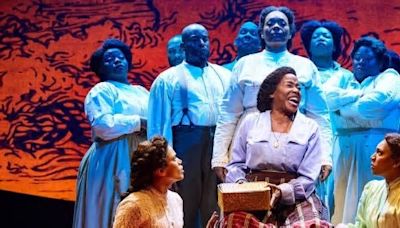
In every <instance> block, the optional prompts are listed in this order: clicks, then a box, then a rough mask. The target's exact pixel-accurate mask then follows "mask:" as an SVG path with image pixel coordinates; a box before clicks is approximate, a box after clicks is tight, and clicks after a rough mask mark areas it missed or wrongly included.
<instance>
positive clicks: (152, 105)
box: [147, 75, 173, 146]
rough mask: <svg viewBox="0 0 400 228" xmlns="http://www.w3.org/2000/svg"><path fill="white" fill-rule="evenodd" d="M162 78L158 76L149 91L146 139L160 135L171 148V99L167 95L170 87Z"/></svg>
mask: <svg viewBox="0 0 400 228" xmlns="http://www.w3.org/2000/svg"><path fill="white" fill-rule="evenodd" d="M164 76H166V75H160V76H158V78H156V80H155V81H154V82H153V85H152V86H151V89H150V97H149V106H148V117H147V137H148V138H149V139H150V138H152V137H154V136H156V135H162V136H164V137H165V138H166V139H167V140H168V142H169V144H170V145H171V146H172V142H173V141H172V120H171V115H172V114H171V113H172V97H171V96H170V95H169V92H170V91H171V89H172V87H171V86H170V84H168V81H167V80H166V79H164V78H163V77H164Z"/></svg>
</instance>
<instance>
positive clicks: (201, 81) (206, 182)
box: [147, 24, 230, 228]
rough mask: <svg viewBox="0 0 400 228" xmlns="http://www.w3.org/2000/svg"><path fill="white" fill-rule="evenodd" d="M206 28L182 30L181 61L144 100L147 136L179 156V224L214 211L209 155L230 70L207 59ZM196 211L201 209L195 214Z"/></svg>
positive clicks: (192, 224)
mask: <svg viewBox="0 0 400 228" xmlns="http://www.w3.org/2000/svg"><path fill="white" fill-rule="evenodd" d="M209 45H210V44H209V38H208V32H207V30H206V29H205V28H204V27H203V26H202V25H199V24H191V25H188V26H186V27H185V28H184V29H183V30H182V48H183V50H184V51H185V61H183V62H182V63H181V64H179V65H177V66H175V67H171V68H169V69H167V70H166V71H164V72H162V73H161V74H160V75H159V76H158V77H157V79H156V80H155V81H154V83H153V85H152V87H151V90H150V98H149V107H148V108H149V111H148V113H149V115H148V128H147V129H148V131H147V132H148V137H149V138H151V137H153V136H154V135H163V136H164V137H166V138H167V140H168V142H169V143H170V145H172V146H173V148H174V149H175V151H176V153H177V156H178V157H179V158H181V159H182V161H183V167H184V169H185V179H184V180H183V181H181V182H180V183H178V188H179V189H178V193H179V194H180V195H181V197H182V199H183V210H184V226H185V227H190V228H192V227H199V225H200V224H198V221H199V218H198V217H197V216H198V215H199V214H200V220H201V223H202V227H205V225H206V224H207V220H208V219H209V218H210V216H211V215H212V212H213V211H214V210H216V207H217V203H216V199H217V197H216V176H215V174H214V173H213V172H212V170H211V157H212V148H213V140H214V131H215V125H216V121H217V118H218V107H219V104H220V101H221V99H222V96H223V94H224V93H225V90H226V88H227V87H228V84H229V79H230V72H229V71H228V70H226V69H224V68H223V67H221V66H218V65H215V64H212V63H209V62H207V60H208V57H209V55H210V49H209ZM199 212H200V213H199Z"/></svg>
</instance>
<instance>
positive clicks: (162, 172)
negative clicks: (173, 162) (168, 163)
mask: <svg viewBox="0 0 400 228" xmlns="http://www.w3.org/2000/svg"><path fill="white" fill-rule="evenodd" d="M165 173H166V172H165V169H163V168H158V169H156V171H154V176H156V177H164V176H165Z"/></svg>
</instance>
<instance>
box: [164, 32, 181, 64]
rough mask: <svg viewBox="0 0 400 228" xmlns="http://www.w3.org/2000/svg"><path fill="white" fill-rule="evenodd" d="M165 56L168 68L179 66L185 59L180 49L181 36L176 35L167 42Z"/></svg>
mask: <svg viewBox="0 0 400 228" xmlns="http://www.w3.org/2000/svg"><path fill="white" fill-rule="evenodd" d="M167 55H168V63H169V66H171V67H173V66H176V65H178V64H180V63H181V62H182V61H183V60H184V59H185V52H184V51H183V49H182V35H181V34H178V35H175V36H173V37H172V38H171V39H169V40H168V43H167Z"/></svg>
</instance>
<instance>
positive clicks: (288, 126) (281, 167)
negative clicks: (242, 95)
mask: <svg viewBox="0 0 400 228" xmlns="http://www.w3.org/2000/svg"><path fill="white" fill-rule="evenodd" d="M300 100H301V94H300V89H299V83H298V80H297V76H296V72H295V71H294V70H293V69H292V68H290V67H280V68H278V69H276V70H275V71H273V72H272V73H271V74H269V75H268V76H267V77H266V79H265V80H264V81H263V83H262V84H261V88H260V91H259V93H258V97H257V109H258V110H259V112H256V113H252V114H249V115H247V116H246V117H245V118H244V120H243V122H242V123H241V125H240V127H239V130H238V136H237V138H236V139H235V140H234V141H233V145H232V160H231V162H230V163H229V165H228V166H227V170H228V173H227V175H226V181H227V182H236V183H242V182H245V181H253V180H254V179H256V180H262V181H264V180H266V181H268V182H270V183H271V184H272V185H271V187H272V189H273V197H272V198H275V199H277V200H276V201H275V202H272V207H273V209H272V210H271V211H269V212H268V213H267V214H266V217H265V218H264V221H266V223H267V224H271V225H275V226H278V227H280V226H293V225H294V224H296V225H300V224H302V225H305V224H307V223H309V222H312V221H317V220H318V221H319V220H327V219H328V217H327V216H326V215H327V214H326V208H325V206H324V205H323V204H322V203H321V201H320V200H319V199H318V197H316V196H315V193H314V190H315V181H316V179H317V178H318V174H319V172H320V168H321V145H320V135H319V131H318V126H317V124H316V122H315V121H313V120H312V119H309V118H307V117H305V116H304V115H303V114H301V113H300V112H299V111H298V108H299V103H300ZM277 175H278V176H280V177H282V178H280V179H279V180H278V181H276V178H274V177H276V176H277ZM256 177H257V178H256ZM235 216H236V214H235V213H232V214H230V215H228V218H226V221H228V220H230V218H229V217H235ZM260 219H262V218H260ZM244 223H245V222H244ZM237 225H239V226H241V225H243V224H241V223H240V222H239V223H238V224H237Z"/></svg>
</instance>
